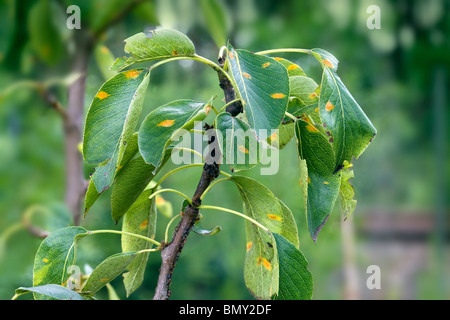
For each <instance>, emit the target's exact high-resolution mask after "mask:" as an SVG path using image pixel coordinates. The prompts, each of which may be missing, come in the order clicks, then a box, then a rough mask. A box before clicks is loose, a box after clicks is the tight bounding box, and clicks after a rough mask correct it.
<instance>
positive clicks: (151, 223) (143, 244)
mask: <svg viewBox="0 0 450 320" xmlns="http://www.w3.org/2000/svg"><path fill="white" fill-rule="evenodd" d="M154 191H155V190H153V189H147V190H145V191H144V192H142V194H141V195H140V196H139V198H138V199H137V200H136V201H135V202H134V203H133V205H132V206H131V207H130V209H128V211H127V212H126V213H125V216H124V219H123V225H122V231H125V232H130V233H134V234H139V235H143V236H146V237H149V238H153V237H154V236H155V232H156V208H155V198H152V199H149V196H150V195H151V194H152V193H153V192H154ZM151 247H152V243H150V242H149V241H145V240H143V239H138V238H136V237H131V236H128V235H122V251H123V252H128V251H140V250H145V249H150V248H151ZM149 254H150V253H149V252H144V253H141V254H139V255H138V256H137V257H136V258H135V259H134V260H133V262H131V264H130V265H129V266H128V267H127V270H128V272H127V273H125V274H124V279H123V282H124V285H125V289H126V291H127V297H128V296H130V294H132V293H133V292H134V291H135V290H136V289H137V288H139V287H140V285H141V284H142V281H143V280H144V273H145V268H146V265H147V260H148V256H149Z"/></svg>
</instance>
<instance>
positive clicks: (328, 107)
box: [325, 101, 334, 111]
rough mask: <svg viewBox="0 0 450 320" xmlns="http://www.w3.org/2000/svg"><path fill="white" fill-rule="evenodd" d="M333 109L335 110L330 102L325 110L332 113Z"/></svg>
mask: <svg viewBox="0 0 450 320" xmlns="http://www.w3.org/2000/svg"><path fill="white" fill-rule="evenodd" d="M333 109H334V105H333V104H332V103H331V102H330V101H328V102H327V104H326V105H325V110H327V111H331V110H333Z"/></svg>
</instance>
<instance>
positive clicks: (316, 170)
mask: <svg viewBox="0 0 450 320" xmlns="http://www.w3.org/2000/svg"><path fill="white" fill-rule="evenodd" d="M305 119H306V120H307V121H308V122H307V121H303V120H298V121H296V126H295V134H296V137H297V142H298V154H299V157H300V159H301V160H304V161H305V162H304V163H302V162H301V176H302V180H301V181H300V182H301V184H302V188H303V191H304V196H305V197H306V205H305V207H306V216H307V221H308V229H309V233H310V234H311V237H312V239H313V240H314V241H317V236H318V234H319V232H320V230H321V228H322V227H323V225H324V224H325V222H326V221H327V219H328V216H329V215H330V213H331V211H332V209H333V207H334V203H335V202H336V198H337V195H338V193H339V186H340V177H339V174H334V163H335V161H334V152H333V148H332V147H331V144H330V143H329V142H328V140H327V139H326V138H325V136H324V135H322V133H321V132H320V131H319V130H318V129H317V128H316V127H315V126H314V124H313V123H312V121H311V120H309V119H308V118H305ZM305 163H306V167H305V166H304V164H305ZM305 170H307V178H306V180H305V179H304V177H305ZM305 191H306V192H305Z"/></svg>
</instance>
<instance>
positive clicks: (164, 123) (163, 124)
mask: <svg viewBox="0 0 450 320" xmlns="http://www.w3.org/2000/svg"><path fill="white" fill-rule="evenodd" d="M174 122H175V120H164V121H162V122H160V123H158V124H157V126H158V127H165V128H167V127H171V126H172V125H173V123H174Z"/></svg>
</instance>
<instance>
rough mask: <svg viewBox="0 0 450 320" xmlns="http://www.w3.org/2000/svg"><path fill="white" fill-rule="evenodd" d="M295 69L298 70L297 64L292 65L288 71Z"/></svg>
mask: <svg viewBox="0 0 450 320" xmlns="http://www.w3.org/2000/svg"><path fill="white" fill-rule="evenodd" d="M295 69H298V65H296V64H291V65H290V66H289V67H288V70H295Z"/></svg>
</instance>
